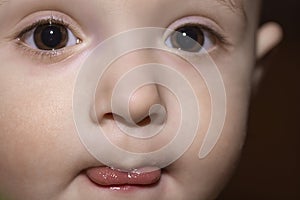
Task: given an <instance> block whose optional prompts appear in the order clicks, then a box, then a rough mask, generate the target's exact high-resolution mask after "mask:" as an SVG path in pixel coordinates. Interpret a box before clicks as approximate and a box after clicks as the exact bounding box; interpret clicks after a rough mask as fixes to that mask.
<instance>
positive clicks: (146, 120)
mask: <svg viewBox="0 0 300 200" xmlns="http://www.w3.org/2000/svg"><path fill="white" fill-rule="evenodd" d="M150 123H151V118H150V117H149V116H147V117H145V118H144V119H142V120H141V121H139V122H137V123H136V124H137V125H138V126H147V125H149V124H150Z"/></svg>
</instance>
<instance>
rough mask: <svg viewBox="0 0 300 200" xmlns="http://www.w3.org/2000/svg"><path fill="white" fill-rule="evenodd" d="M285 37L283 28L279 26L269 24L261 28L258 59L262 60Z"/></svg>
mask: <svg viewBox="0 0 300 200" xmlns="http://www.w3.org/2000/svg"><path fill="white" fill-rule="evenodd" d="M282 36H283V31H282V28H281V27H280V25H279V24H277V23H274V22H268V23H266V24H264V25H262V26H261V27H260V29H259V30H258V32H257V40H256V48H257V49H256V52H257V53H256V58H257V60H260V59H262V58H263V57H264V56H265V55H266V54H267V53H268V52H269V51H270V50H272V49H273V48H274V47H275V46H276V45H278V43H279V42H280V41H281V39H282Z"/></svg>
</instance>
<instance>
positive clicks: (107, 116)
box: [103, 113, 151, 126]
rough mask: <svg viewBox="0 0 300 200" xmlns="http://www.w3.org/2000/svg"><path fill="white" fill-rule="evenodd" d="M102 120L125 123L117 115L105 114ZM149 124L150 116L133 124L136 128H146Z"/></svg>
mask: <svg viewBox="0 0 300 200" xmlns="http://www.w3.org/2000/svg"><path fill="white" fill-rule="evenodd" d="M103 119H106V120H117V121H119V122H123V123H126V121H125V120H124V119H123V118H122V117H120V116H119V115H117V114H113V113H106V114H104V116H103ZM150 123H151V118H150V116H146V117H144V118H143V119H141V120H139V121H137V122H135V124H136V125H138V126H147V125H149V124H150Z"/></svg>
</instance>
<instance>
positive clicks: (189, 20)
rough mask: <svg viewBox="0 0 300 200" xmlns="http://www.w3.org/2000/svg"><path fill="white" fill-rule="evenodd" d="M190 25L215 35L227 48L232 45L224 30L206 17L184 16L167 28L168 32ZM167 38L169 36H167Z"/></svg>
mask: <svg viewBox="0 0 300 200" xmlns="http://www.w3.org/2000/svg"><path fill="white" fill-rule="evenodd" d="M187 25H192V26H199V27H200V28H201V29H202V30H204V31H208V32H210V33H212V34H213V35H215V36H216V37H217V38H218V39H220V40H221V42H222V43H224V44H225V45H228V46H232V43H231V42H230V41H229V39H228V37H227V35H226V34H225V33H224V30H223V29H222V28H221V27H220V26H219V25H218V24H217V23H215V22H213V21H212V20H210V19H207V18H206V17H202V16H186V17H182V18H180V19H177V20H175V21H174V22H172V23H171V24H170V25H169V26H168V28H167V29H168V32H169V33H171V32H172V31H174V30H176V29H178V28H181V27H183V26H187ZM168 36H169V34H168Z"/></svg>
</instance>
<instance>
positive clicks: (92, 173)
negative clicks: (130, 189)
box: [86, 167, 161, 187]
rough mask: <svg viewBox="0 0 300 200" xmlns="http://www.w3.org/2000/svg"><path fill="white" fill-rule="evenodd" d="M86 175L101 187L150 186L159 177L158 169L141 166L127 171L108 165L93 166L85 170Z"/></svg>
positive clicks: (159, 171)
mask: <svg viewBox="0 0 300 200" xmlns="http://www.w3.org/2000/svg"><path fill="white" fill-rule="evenodd" d="M86 175H87V177H88V178H89V179H90V180H91V181H92V182H94V183H96V184H97V185H99V186H103V187H111V186H114V187H118V186H130V185H132V186H151V185H153V184H155V183H157V182H158V181H159V180H160V177H161V170H160V169H154V168H152V169H150V168H141V169H136V170H132V171H129V172H122V171H120V170H116V169H111V168H109V167H94V168H90V169H87V170H86Z"/></svg>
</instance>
